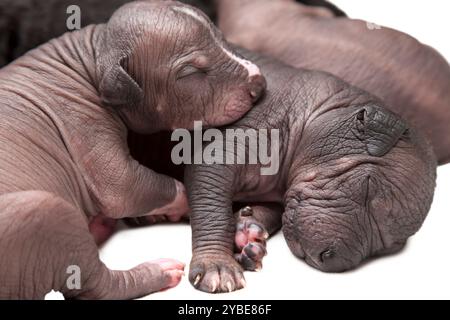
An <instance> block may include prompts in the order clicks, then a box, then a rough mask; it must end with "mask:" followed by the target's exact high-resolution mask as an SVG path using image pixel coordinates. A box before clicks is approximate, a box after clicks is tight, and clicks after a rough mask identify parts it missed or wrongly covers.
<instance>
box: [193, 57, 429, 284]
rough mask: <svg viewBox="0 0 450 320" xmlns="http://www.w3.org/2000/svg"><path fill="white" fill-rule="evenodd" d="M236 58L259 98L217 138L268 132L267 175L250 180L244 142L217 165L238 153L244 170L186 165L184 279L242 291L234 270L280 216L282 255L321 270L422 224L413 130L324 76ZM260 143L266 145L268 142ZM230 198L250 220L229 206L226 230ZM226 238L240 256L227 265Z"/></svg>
mask: <svg viewBox="0 0 450 320" xmlns="http://www.w3.org/2000/svg"><path fill="white" fill-rule="evenodd" d="M245 56H246V57H247V58H249V59H251V60H252V61H254V62H255V63H256V64H258V65H259V66H260V67H261V70H262V71H263V73H264V74H265V75H266V79H267V84H268V85H267V91H266V94H265V96H264V97H263V99H262V100H261V101H260V102H259V103H258V104H257V105H256V106H255V107H254V108H253V109H252V110H251V111H250V112H249V113H248V114H247V115H246V116H245V117H244V118H242V119H241V120H239V121H238V122H236V123H235V124H233V125H231V126H228V127H226V129H223V130H222V132H223V133H224V135H225V132H226V130H228V129H235V130H236V129H242V130H249V129H255V130H256V131H257V132H258V130H261V129H267V130H269V132H270V130H273V129H277V130H279V148H278V150H277V148H274V149H273V150H274V151H272V152H277V153H278V156H279V159H280V160H279V171H278V172H277V173H276V174H274V175H262V174H261V168H262V167H263V166H262V165H261V163H260V162H259V163H257V164H249V160H248V159H249V154H250V152H251V151H250V150H249V144H250V143H247V142H246V141H247V139H233V140H231V141H225V142H224V145H226V143H231V144H232V146H233V148H232V150H230V148H228V147H227V148H226V150H225V151H224V155H223V158H224V159H223V162H222V163H225V159H234V163H236V156H237V154H236V153H237V152H238V150H246V161H245V163H246V164H218V163H216V164H201V165H189V166H187V168H186V172H185V183H186V187H187V191H188V196H189V202H190V206H191V210H192V211H191V213H190V217H191V225H192V238H193V239H192V244H193V258H192V261H191V264H190V271H189V279H190V281H191V283H192V284H193V285H194V286H195V287H196V288H198V289H200V290H202V291H206V292H227V291H233V290H236V289H240V288H242V287H243V286H244V285H245V282H244V277H243V274H242V271H243V268H242V267H241V265H240V264H239V263H241V264H242V265H243V266H244V267H246V268H249V269H254V268H258V267H259V266H260V260H261V259H262V257H263V256H264V253H265V249H264V240H265V239H266V238H267V236H268V235H267V234H264V230H263V229H262V228H261V227H264V228H265V229H266V230H268V231H269V232H273V231H274V230H276V229H277V228H278V226H279V225H280V220H281V219H282V226H283V232H284V235H285V238H286V241H287V243H288V245H289V247H290V249H291V251H292V252H293V253H294V254H295V255H296V256H297V257H299V258H302V259H305V260H306V262H307V263H308V264H309V265H311V266H313V267H314V268H317V269H320V270H322V271H327V272H338V271H344V270H348V269H351V268H354V267H356V266H358V265H359V264H360V263H361V262H362V261H363V260H365V259H367V258H369V257H371V256H375V255H382V254H387V253H391V252H395V251H397V250H399V249H400V248H402V247H403V246H404V244H405V242H406V240H407V239H408V238H409V237H410V236H411V235H413V234H414V233H415V232H416V231H417V230H418V229H419V228H420V226H421V225H422V223H423V221H424V219H425V217H426V215H427V212H428V210H429V208H430V205H431V202H432V198H433V191H434V186H435V170H436V160H435V157H434V154H433V152H432V150H431V147H430V146H429V144H428V143H427V142H426V141H425V140H424V138H423V137H422V136H421V135H420V134H419V131H417V130H415V129H414V128H413V127H410V126H409V125H408V124H407V123H406V122H405V121H403V120H402V119H401V118H399V117H398V116H397V115H395V114H393V113H392V112H390V111H388V109H387V108H386V107H385V105H384V104H383V103H382V102H381V101H380V100H378V99H377V98H375V97H373V96H372V95H370V94H368V93H366V92H364V91H362V90H360V89H357V88H356V87H352V86H351V85H349V84H347V83H345V82H343V81H341V80H339V79H338V78H335V77H333V76H331V75H329V74H326V73H322V72H315V71H307V70H303V69H295V68H292V67H289V66H287V65H284V64H282V63H279V62H276V61H275V60H273V59H271V58H263V57H260V56H258V55H257V54H251V53H245ZM268 139H269V140H268V145H269V146H270V147H271V146H272V145H276V144H277V141H273V140H271V135H270V134H269V137H268ZM262 144H263V143H262V142H261V140H259V143H258V147H261V146H262ZM208 146H209V145H206V146H205V147H204V150H206V147H208ZM253 146H254V145H253ZM254 152H256V151H254ZM272 156H273V154H272ZM233 201H238V202H259V204H258V205H257V206H256V207H254V209H253V211H254V216H253V217H251V209H248V208H246V209H244V210H241V217H240V219H241V224H240V226H239V225H238V228H237V229H236V228H235V217H234V216H233V209H232V203H233ZM269 202H270V204H267V205H264V203H269ZM274 203H275V204H274ZM283 207H284V210H283ZM243 213H244V214H243ZM249 215H250V217H249ZM258 221H259V222H258ZM235 233H236V234H235ZM235 243H236V244H237V245H238V247H240V248H241V249H242V252H241V253H240V254H238V256H237V260H235V257H234V256H233V253H234V246H235Z"/></svg>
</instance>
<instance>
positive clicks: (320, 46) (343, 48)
mask: <svg viewBox="0 0 450 320" xmlns="http://www.w3.org/2000/svg"><path fill="white" fill-rule="evenodd" d="M302 2H304V3H306V4H309V3H310V2H315V3H317V2H320V1H302ZM216 3H217V4H218V25H219V27H220V29H221V30H222V31H223V33H224V34H225V36H226V38H227V39H228V40H229V41H231V42H233V43H235V44H237V45H239V46H242V47H245V48H247V49H249V50H252V51H256V52H260V53H263V54H267V55H270V56H272V57H274V58H277V59H279V60H281V61H283V62H285V63H287V64H289V65H292V66H294V67H299V68H306V69H313V70H322V71H327V72H329V73H331V74H333V75H335V76H337V77H339V78H341V79H343V80H345V81H347V82H349V83H350V84H353V85H355V86H357V87H359V88H362V89H364V90H366V91H368V92H370V93H372V94H374V95H376V96H378V97H379V98H381V99H382V100H383V101H384V102H385V103H386V105H387V107H388V108H390V110H392V111H394V112H395V113H397V114H399V115H401V116H402V117H403V118H404V119H406V120H408V121H409V122H410V123H412V124H413V125H414V126H415V127H417V128H418V129H419V130H420V131H421V132H423V133H424V134H425V136H426V137H427V138H428V139H429V141H430V142H431V144H432V146H433V149H434V151H435V153H436V156H437V159H438V162H439V163H440V164H444V163H447V162H449V161H450V134H449V125H448V124H449V123H450V90H449V87H450V66H449V64H448V62H447V61H446V60H445V59H444V58H443V57H442V56H441V55H440V54H439V53H438V52H436V51H435V50H434V49H433V48H430V47H428V46H426V45H423V44H422V43H420V42H418V41H417V40H416V39H414V38H413V37H411V36H409V35H407V34H404V33H402V32H399V31H396V30H393V29H389V28H386V27H382V28H381V29H374V30H371V29H369V28H368V26H367V23H366V22H365V21H361V20H355V19H349V18H342V17H336V16H335V15H336V14H337V13H338V12H336V10H334V13H333V10H329V8H327V6H322V7H313V6H305V5H303V4H300V3H296V2H295V1H294V0H261V1H260V0H229V1H228V0H227V1H225V0H223V1H222V0H217V1H216Z"/></svg>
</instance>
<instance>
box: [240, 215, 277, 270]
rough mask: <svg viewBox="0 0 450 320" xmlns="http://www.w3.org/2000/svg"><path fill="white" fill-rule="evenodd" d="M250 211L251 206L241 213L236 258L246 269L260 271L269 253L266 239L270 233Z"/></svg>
mask: <svg viewBox="0 0 450 320" xmlns="http://www.w3.org/2000/svg"><path fill="white" fill-rule="evenodd" d="M249 212H250V214H251V208H250V207H245V208H243V209H241V210H240V213H239V218H238V222H237V226H236V235H235V245H236V249H237V252H238V253H237V254H235V259H236V260H237V261H238V262H239V263H240V264H241V265H242V267H243V268H244V269H245V270H250V271H259V270H260V269H261V268H262V259H263V258H264V256H265V255H266V254H267V250H266V240H267V238H268V237H269V234H268V233H267V231H266V230H265V228H264V226H263V225H262V224H261V223H259V222H258V221H256V220H255V219H254V218H253V217H251V216H250V215H249Z"/></svg>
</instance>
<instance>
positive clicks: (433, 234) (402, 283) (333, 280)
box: [101, 0, 450, 299]
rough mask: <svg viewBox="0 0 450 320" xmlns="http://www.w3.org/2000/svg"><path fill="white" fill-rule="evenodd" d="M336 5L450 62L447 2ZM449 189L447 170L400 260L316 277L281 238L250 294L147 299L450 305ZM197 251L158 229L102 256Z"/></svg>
mask: <svg viewBox="0 0 450 320" xmlns="http://www.w3.org/2000/svg"><path fill="white" fill-rule="evenodd" d="M334 3H336V4H337V5H338V6H340V7H341V8H342V9H343V10H344V11H346V12H347V14H348V15H350V16H351V17H354V18H361V19H365V20H368V21H370V22H375V23H377V24H380V25H385V26H389V27H392V28H395V29H398V30H401V31H404V32H406V33H409V34H411V35H413V36H415V37H416V38H418V39H419V40H420V41H422V42H424V43H426V44H428V45H431V46H433V47H435V48H436V49H437V50H438V51H440V52H441V53H442V54H443V55H444V56H445V57H446V58H447V60H450V35H449V31H450V19H449V16H448V15H449V12H450V11H449V9H450V6H449V4H448V1H444V0H434V1H430V0H428V1H418V0H414V1H413V0H401V1H399V0H397V1H392V0H364V1H361V0H359V1H357V0H335V1H334ZM356 40H357V39H355V41H356ZM417 76H420V75H417ZM449 90H450V88H449ZM449 111H450V106H449ZM449 125H450V124H449ZM449 187H450V166H446V167H440V168H439V170H438V181H437V189H436V193H435V198H434V203H433V207H432V209H431V212H430V213H429V216H428V218H427V220H426V221H425V224H424V226H423V227H422V229H421V230H420V231H419V232H418V234H416V235H415V236H414V237H412V238H411V239H410V241H409V242H408V246H407V247H406V249H405V250H404V251H402V252H401V253H399V254H397V255H395V256H392V257H387V258H380V259H376V260H374V261H371V262H369V263H366V264H364V265H363V266H362V267H360V268H359V269H357V270H355V271H351V272H346V273H343V274H326V273H322V272H320V271H317V270H315V269H312V268H310V267H309V266H307V265H306V264H305V263H304V262H303V261H300V260H298V259H297V258H295V257H294V256H293V255H292V254H291V253H290V251H289V249H288V248H287V246H286V244H285V241H284V239H283V237H282V235H281V234H280V233H279V234H277V235H276V236H275V237H274V238H273V239H271V240H270V241H269V243H268V256H267V257H266V258H265V260H264V268H263V270H262V271H261V272H259V273H249V272H247V273H246V274H245V276H246V279H247V287H246V288H245V289H243V290H240V291H238V292H233V293H230V294H220V295H211V294H205V293H202V292H200V291H197V290H195V289H194V288H193V287H192V286H191V285H190V284H189V281H188V280H187V277H185V278H184V279H183V280H182V282H181V284H180V285H179V286H178V287H176V288H175V289H172V290H169V291H166V292H162V293H157V294H153V295H150V296H148V297H146V299H316V298H319V299H330V298H343V299H347V298H356V299H358V298H362V299H365V298H375V299H393V298H406V299H410V298H447V299H449V298H450V276H449V272H450V249H449V245H450V232H449V228H450V214H449V212H448V208H450V194H449V192H448V190H449ZM190 247H191V232H190V228H189V226H188V225H164V226H152V227H148V228H144V229H140V230H125V231H120V232H119V233H117V234H116V235H115V236H113V238H112V239H111V240H110V241H109V242H108V243H107V244H106V245H105V246H104V247H103V248H102V250H101V258H102V260H103V261H104V262H105V263H106V264H107V265H108V266H109V267H110V268H115V269H127V268H130V267H133V266H134V265H137V264H139V263H141V262H144V261H147V260H153V259H157V258H161V257H171V258H176V259H179V260H181V261H183V262H185V263H186V264H189V260H190V255H191V248H190Z"/></svg>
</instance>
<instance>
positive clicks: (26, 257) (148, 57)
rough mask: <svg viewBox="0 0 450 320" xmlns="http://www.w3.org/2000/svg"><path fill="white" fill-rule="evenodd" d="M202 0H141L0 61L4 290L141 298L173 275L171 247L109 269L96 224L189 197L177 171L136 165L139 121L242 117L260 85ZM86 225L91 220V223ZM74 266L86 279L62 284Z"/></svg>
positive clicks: (167, 125) (143, 126)
mask: <svg viewBox="0 0 450 320" xmlns="http://www.w3.org/2000/svg"><path fill="white" fill-rule="evenodd" d="M264 86H265V81H264V78H263V77H262V76H261V74H260V71H259V69H258V68H257V67H256V66H255V65H254V64H252V63H250V62H249V61H247V60H244V59H243V58H241V57H238V56H236V54H235V53H234V52H233V50H232V49H231V48H229V47H228V45H227V44H226V43H225V42H224V41H223V39H222V37H221V35H220V33H219V32H218V31H217V30H216V29H215V28H214V26H213V25H212V23H211V22H210V21H209V20H208V18H207V17H206V16H205V15H204V14H202V13H201V12H200V11H198V10H196V9H193V8H192V7H190V6H187V5H182V4H180V3H177V2H173V1H168V2H156V1H153V2H143V1H140V2H133V3H130V4H127V5H125V6H123V7H121V8H120V9H118V10H117V11H116V12H115V13H114V15H113V16H112V17H111V19H110V20H109V22H108V23H107V24H101V25H91V26H88V27H86V28H84V29H82V30H80V31H77V32H73V33H67V34H65V35H63V36H62V37H60V38H57V39H55V40H52V41H50V42H49V43H47V44H44V45H42V46H41V47H39V48H37V49H35V50H32V51H30V52H29V53H28V54H26V55H25V56H23V57H21V58H19V59H18V60H16V61H15V62H13V63H11V64H9V65H8V66H6V67H4V68H3V69H1V70H0V105H1V107H0V113H1V118H2V121H1V125H0V176H1V179H0V220H1V223H0V235H1V239H2V241H1V244H0V255H1V256H2V263H1V265H0V270H1V271H0V298H43V297H44V295H45V294H46V293H47V292H49V291H50V290H51V289H54V290H59V291H61V292H62V293H63V294H64V295H65V296H66V297H73V298H134V297H138V296H141V295H145V294H148V293H151V292H154V291H158V290H161V289H164V288H168V287H172V286H175V285H176V284H178V282H179V280H180V278H181V275H182V272H183V271H182V270H183V267H184V265H183V264H182V263H179V262H177V261H175V260H160V261H154V262H148V263H144V264H142V265H140V266H137V267H135V268H133V269H131V270H128V271H111V270H109V269H108V268H107V267H106V266H105V265H104V264H103V263H102V262H101V261H100V260H99V257H98V249H97V246H96V243H95V241H94V239H93V237H92V236H91V234H90V232H89V228H88V222H89V220H90V219H91V218H92V217H93V216H95V215H96V214H98V213H102V214H104V215H106V216H108V217H110V218H114V219H117V218H123V217H135V216H141V215H161V214H168V215H173V216H174V219H176V217H177V216H181V215H183V214H185V213H186V211H187V210H188V207H187V199H186V195H185V192H184V187H183V185H182V184H181V183H180V182H178V181H176V180H174V179H172V178H169V177H166V176H163V175H160V174H156V173H155V172H153V171H151V170H150V169H147V168H145V167H143V166H141V165H139V164H138V163H137V162H136V161H135V160H133V159H132V158H131V157H130V155H129V151H128V148H127V145H126V138H127V129H131V130H134V131H137V132H140V133H151V132H156V131H158V130H163V129H166V130H170V129H173V128H177V127H183V128H190V127H191V126H192V123H193V121H194V120H195V119H201V120H203V121H204V123H206V124H208V125H211V126H220V125H224V124H227V123H231V122H233V121H236V120H237V119H238V118H239V117H241V116H242V115H243V114H244V113H245V112H247V111H248V110H249V109H250V108H251V106H252V103H253V102H254V101H255V100H256V99H258V97H259V96H260V94H261V92H262V91H263V90H264ZM91 231H95V228H94V230H91ZM73 265H75V266H78V267H79V268H80V271H81V274H80V276H81V279H80V280H81V287H80V288H75V289H73V288H69V287H67V286H66V279H67V277H68V274H67V270H68V268H69V267H70V266H73Z"/></svg>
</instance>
